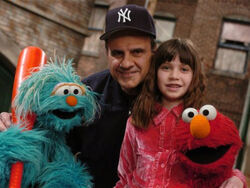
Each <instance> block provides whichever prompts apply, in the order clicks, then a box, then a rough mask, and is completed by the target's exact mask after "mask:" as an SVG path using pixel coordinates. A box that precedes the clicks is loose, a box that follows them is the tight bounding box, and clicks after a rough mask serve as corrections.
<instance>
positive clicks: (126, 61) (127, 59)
mask: <svg viewBox="0 0 250 188" xmlns="http://www.w3.org/2000/svg"><path fill="white" fill-rule="evenodd" d="M132 66H133V58H132V57H131V55H129V54H125V56H124V58H123V60H122V61H121V63H120V68H123V69H128V68H130V67H132Z"/></svg>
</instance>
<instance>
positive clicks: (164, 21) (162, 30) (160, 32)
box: [154, 16, 176, 43]
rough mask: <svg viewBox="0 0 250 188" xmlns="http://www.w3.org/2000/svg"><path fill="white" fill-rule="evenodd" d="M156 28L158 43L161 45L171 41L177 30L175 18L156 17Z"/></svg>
mask: <svg viewBox="0 0 250 188" xmlns="http://www.w3.org/2000/svg"><path fill="white" fill-rule="evenodd" d="M154 21H155V27H156V42H157V43H161V42H164V41H166V40H169V39H171V38H172V37H173V35H174V29H175V22H176V20H175V18H171V17H164V16H154Z"/></svg>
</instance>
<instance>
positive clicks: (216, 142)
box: [175, 112, 242, 188]
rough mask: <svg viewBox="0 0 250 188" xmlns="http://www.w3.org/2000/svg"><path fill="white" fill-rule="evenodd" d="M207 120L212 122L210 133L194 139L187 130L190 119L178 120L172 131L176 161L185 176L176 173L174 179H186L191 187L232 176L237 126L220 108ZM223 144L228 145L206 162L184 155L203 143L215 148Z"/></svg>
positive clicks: (204, 186) (207, 186) (206, 186)
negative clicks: (174, 129)
mask: <svg viewBox="0 0 250 188" xmlns="http://www.w3.org/2000/svg"><path fill="white" fill-rule="evenodd" d="M209 123H210V126H211V132H210V134H209V136H207V137H206V138H203V139H197V138H194V137H193V136H192V135H191V134H190V128H189V123H185V122H183V121H182V120H180V121H179V124H178V125H177V128H176V132H175V136H176V146H175V147H176V150H177V155H178V160H179V162H180V163H179V164H178V165H180V167H179V168H182V170H183V172H184V174H185V178H184V179H185V180H183V179H182V180H178V177H177V178H176V179H177V180H175V181H177V182H180V181H182V182H183V181H185V182H186V184H187V185H189V186H190V187H192V188H210V187H211V188H216V187H219V186H220V185H221V184H222V183H223V182H224V181H225V180H226V179H228V178H229V177H231V176H232V167H233V164H234V162H235V158H236V156H237V153H238V151H239V150H240V148H241V146H242V142H241V139H240V137H239V133H238V130H237V128H236V126H235V125H234V123H233V122H232V121H231V120H230V119H229V118H228V117H226V116H224V115H222V114H220V113H219V112H218V113H217V117H216V118H215V119H214V120H211V121H209ZM222 145H231V147H230V149H229V150H228V151H227V152H226V153H225V154H224V155H223V156H222V157H221V158H220V159H219V160H217V161H215V162H212V163H209V164H198V163H195V162H193V161H191V160H190V159H189V158H188V157H186V156H185V155H184V154H185V152H186V151H188V150H191V149H196V148H199V147H202V146H207V147H210V148H217V147H219V146H222Z"/></svg>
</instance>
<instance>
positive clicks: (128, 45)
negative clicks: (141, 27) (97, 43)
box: [107, 36, 152, 94]
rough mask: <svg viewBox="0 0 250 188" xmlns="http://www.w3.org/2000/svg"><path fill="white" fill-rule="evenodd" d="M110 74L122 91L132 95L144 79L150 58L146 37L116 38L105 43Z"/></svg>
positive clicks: (149, 44)
mask: <svg viewBox="0 0 250 188" xmlns="http://www.w3.org/2000/svg"><path fill="white" fill-rule="evenodd" d="M107 47H108V48H107V50H108V51H107V52H108V62H109V69H110V73H111V75H112V76H113V78H114V79H115V80H117V81H118V82H119V84H120V85H121V88H122V90H123V91H125V92H126V93H128V94H133V92H134V91H135V90H136V87H137V86H138V85H139V84H140V83H141V82H142V81H143V79H144V78H145V76H146V74H147V72H148V69H149V66H150V60H151V56H152V49H151V40H150V37H147V36H116V37H115V38H111V39H109V41H108V43H107Z"/></svg>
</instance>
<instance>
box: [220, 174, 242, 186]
mask: <svg viewBox="0 0 250 188" xmlns="http://www.w3.org/2000/svg"><path fill="white" fill-rule="evenodd" d="M243 186H244V184H243V182H242V181H241V180H240V178H238V177H237V176H232V177H231V178H229V179H227V180H226V181H224V182H223V183H222V185H221V186H220V188H243Z"/></svg>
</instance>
